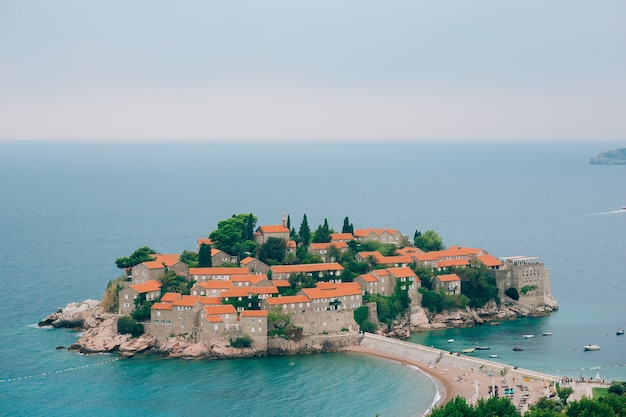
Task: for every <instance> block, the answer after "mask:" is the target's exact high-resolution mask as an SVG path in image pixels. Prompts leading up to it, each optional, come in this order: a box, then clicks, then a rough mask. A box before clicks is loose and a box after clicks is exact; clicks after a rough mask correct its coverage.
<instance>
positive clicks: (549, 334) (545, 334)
mask: <svg viewBox="0 0 626 417" xmlns="http://www.w3.org/2000/svg"><path fill="white" fill-rule="evenodd" d="M541 335H542V336H552V332H543V333H541Z"/></svg>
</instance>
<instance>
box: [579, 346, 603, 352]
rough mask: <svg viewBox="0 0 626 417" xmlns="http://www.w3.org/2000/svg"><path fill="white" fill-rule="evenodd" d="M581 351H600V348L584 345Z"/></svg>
mask: <svg viewBox="0 0 626 417" xmlns="http://www.w3.org/2000/svg"><path fill="white" fill-rule="evenodd" d="M583 349H584V350H587V351H589V350H600V346H598V345H585V346H583Z"/></svg>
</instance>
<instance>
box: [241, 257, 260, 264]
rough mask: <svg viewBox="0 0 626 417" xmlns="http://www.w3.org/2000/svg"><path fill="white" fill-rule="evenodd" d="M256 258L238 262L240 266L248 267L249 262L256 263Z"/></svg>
mask: <svg viewBox="0 0 626 417" xmlns="http://www.w3.org/2000/svg"><path fill="white" fill-rule="evenodd" d="M256 260H257V259H256V258H253V257H252V256H248V257H247V258H244V259H242V260H241V261H239V263H240V264H241V265H248V264H249V263H250V262H252V261H256Z"/></svg>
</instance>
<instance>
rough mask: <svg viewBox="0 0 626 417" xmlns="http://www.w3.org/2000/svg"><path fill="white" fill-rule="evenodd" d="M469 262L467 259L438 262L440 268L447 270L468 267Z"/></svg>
mask: <svg viewBox="0 0 626 417" xmlns="http://www.w3.org/2000/svg"><path fill="white" fill-rule="evenodd" d="M467 265H469V261H468V260H467V259H446V260H443V261H439V262H437V266H438V267H439V268H447V267H449V266H467Z"/></svg>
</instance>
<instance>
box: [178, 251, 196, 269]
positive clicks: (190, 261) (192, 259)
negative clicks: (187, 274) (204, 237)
mask: <svg viewBox="0 0 626 417" xmlns="http://www.w3.org/2000/svg"><path fill="white" fill-rule="evenodd" d="M180 261H181V262H182V263H184V264H186V265H187V266H188V267H189V268H196V267H197V266H198V254H197V253H196V252H192V251H190V250H185V251H183V253H181V254H180Z"/></svg>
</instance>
